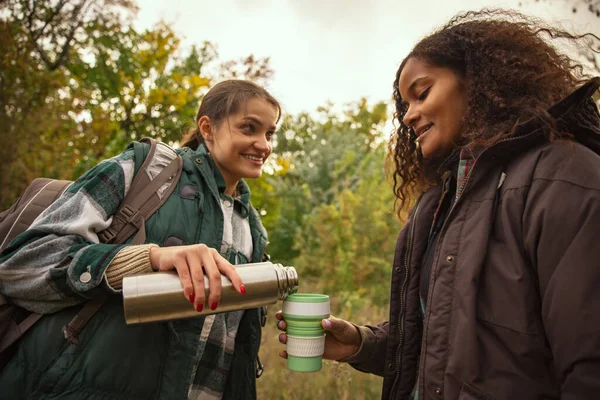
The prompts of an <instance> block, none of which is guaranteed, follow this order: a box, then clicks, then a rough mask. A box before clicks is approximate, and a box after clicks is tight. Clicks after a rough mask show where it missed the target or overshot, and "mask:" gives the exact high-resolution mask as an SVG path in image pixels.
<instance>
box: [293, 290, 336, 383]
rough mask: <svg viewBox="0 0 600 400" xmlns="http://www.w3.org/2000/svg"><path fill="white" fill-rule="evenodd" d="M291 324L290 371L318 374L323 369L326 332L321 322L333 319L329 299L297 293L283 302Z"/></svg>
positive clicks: (322, 295)
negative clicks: (330, 314) (330, 313)
mask: <svg viewBox="0 0 600 400" xmlns="http://www.w3.org/2000/svg"><path fill="white" fill-rule="evenodd" d="M282 311H283V318H284V319H285V323H286V325H287V329H286V331H287V344H286V350H287V353H288V369H290V370H292V371H298V372H315V371H319V370H320V369H321V367H322V357H323V351H324V350H325V330H324V329H323V327H322V326H321V320H322V319H323V318H328V317H329V296H326V295H324V294H311V293H294V294H290V295H289V296H287V298H286V299H285V301H284V302H283V310H282Z"/></svg>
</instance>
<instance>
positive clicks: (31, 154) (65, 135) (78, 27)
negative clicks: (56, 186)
mask: <svg viewBox="0 0 600 400" xmlns="http://www.w3.org/2000/svg"><path fill="white" fill-rule="evenodd" d="M135 11H136V6H135V4H134V3H133V2H132V1H131V0H61V1H58V0H56V1H42V0H33V1H30V0H9V1H5V2H1V3H0V45H1V46H2V49H3V52H2V56H0V62H1V64H0V105H2V107H0V126H2V129H1V130H0V139H1V140H2V143H3V144H6V145H3V146H2V147H0V157H1V158H2V165H1V170H0V185H1V186H2V197H1V198H0V209H4V208H7V207H8V206H9V205H10V204H11V203H12V202H13V201H14V200H15V199H16V198H17V196H18V194H19V193H20V192H21V191H22V190H23V189H24V188H25V186H26V185H27V184H28V182H30V181H31V180H32V179H33V178H35V177H38V176H46V177H50V178H62V179H75V178H77V177H78V176H80V175H81V174H82V173H83V172H85V171H86V170H88V169H89V168H91V167H92V166H94V165H95V164H97V163H98V162H99V161H101V160H103V159H105V158H108V157H111V156H113V155H115V154H117V153H119V152H121V151H122V150H123V148H124V147H125V146H126V145H127V144H128V143H129V142H131V141H132V140H136V139H139V138H141V137H145V136H151V137H155V138H157V139H160V140H163V141H165V142H168V143H175V142H178V141H179V139H180V138H181V135H182V133H184V132H185V131H187V129H188V128H189V127H190V126H191V125H192V124H193V123H194V117H195V113H196V111H197V109H198V106H199V103H200V101H201V99H202V96H203V94H204V93H205V91H206V90H207V88H208V86H209V85H210V83H211V81H212V80H214V76H216V77H224V76H231V75H232V74H235V76H237V77H240V78H250V79H256V80H260V79H266V78H267V77H268V76H270V74H271V73H272V71H271V70H270V67H269V65H268V59H257V58H255V57H253V56H252V55H250V56H249V57H246V58H244V59H241V60H237V61H229V62H225V63H223V65H224V67H223V68H224V69H223V70H222V71H217V73H216V74H215V73H209V72H206V71H207V70H210V68H207V65H208V64H210V63H213V62H216V60H217V58H218V55H217V52H216V48H215V47H214V46H213V45H212V44H211V43H209V42H205V43H203V44H201V45H200V46H193V47H192V48H191V49H189V50H188V51H185V52H184V51H182V50H181V49H180V38H179V37H177V36H176V35H175V33H174V32H173V30H172V29H171V28H170V27H169V26H168V25H165V24H162V23H160V24H158V25H156V26H155V27H154V28H152V29H149V30H146V31H142V32H138V31H136V30H135V29H134V28H133V26H132V25H131V22H130V21H131V18H130V17H131V16H133V15H134V13H135ZM225 68H226V69H225Z"/></svg>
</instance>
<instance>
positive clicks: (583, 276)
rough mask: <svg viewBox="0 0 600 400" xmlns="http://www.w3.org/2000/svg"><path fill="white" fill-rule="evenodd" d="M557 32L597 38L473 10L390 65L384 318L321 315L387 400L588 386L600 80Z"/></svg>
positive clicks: (598, 374) (554, 395)
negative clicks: (390, 218)
mask: <svg viewBox="0 0 600 400" xmlns="http://www.w3.org/2000/svg"><path fill="white" fill-rule="evenodd" d="M556 39H558V40H565V41H571V42H575V43H576V42H579V41H586V40H587V39H591V40H598V37H596V36H594V35H590V34H588V35H583V36H578V35H573V34H570V33H568V32H565V31H562V30H559V29H554V28H550V27H546V26H544V25H542V24H540V23H539V22H538V21H536V20H533V19H530V18H527V17H524V16H522V15H520V14H517V13H514V12H506V11H501V10H484V11H481V12H469V13H466V14H463V15H459V16H457V17H455V18H453V19H452V20H451V21H450V22H449V23H448V24H447V25H446V26H444V27H443V28H441V29H440V30H438V31H436V32H435V33H433V34H431V35H429V36H427V37H426V38H424V39H423V40H421V41H420V42H419V43H418V44H417V45H416V46H415V47H414V49H413V50H412V51H411V53H410V54H409V55H408V56H407V57H406V58H405V59H404V61H403V62H402V64H401V65H400V68H399V69H398V72H397V74H396V79H395V80H394V99H395V103H396V113H395V117H396V118H397V122H398V128H397V130H396V133H395V135H394V137H393V138H392V142H391V146H390V148H391V154H390V157H391V159H392V160H393V165H394V166H395V170H394V172H393V177H394V193H395V194H396V197H397V203H398V206H399V209H400V210H406V209H407V208H408V207H409V206H411V205H412V209H411V211H410V213H409V216H408V221H407V223H406V225H405V226H404V228H403V229H402V231H401V232H400V235H399V238H398V242H397V247H396V253H395V260H394V264H393V272H392V281H391V295H390V317H389V321H387V322H384V323H382V324H380V325H378V326H356V325H353V324H351V323H349V322H346V321H343V320H340V319H336V318H329V319H326V320H323V327H324V328H325V329H326V330H327V339H326V347H325V355H324V356H325V358H329V359H333V360H340V361H346V362H349V363H350V364H351V365H352V366H353V367H355V368H356V369H358V370H361V371H365V372H370V373H374V374H377V375H380V376H383V378H384V380H383V398H385V399H406V398H410V397H412V396H414V398H418V399H541V398H544V399H559V398H560V399H592V398H598V397H599V396H600V290H599V288H600V265H599V264H598V262H599V260H600V246H599V245H598V238H599V237H600V157H599V154H600V116H599V114H598V108H597V105H596V104H595V103H594V101H593V99H592V96H594V95H596V94H597V93H598V87H599V86H600V79H599V78H595V79H588V78H587V77H586V76H585V75H584V74H583V72H582V71H583V69H582V67H581V66H580V65H578V64H577V63H576V62H575V61H573V60H572V59H571V58H569V57H568V56H566V55H564V54H562V53H561V52H559V50H557V48H556V47H555V46H554V45H553V43H554V40H556ZM413 199H416V201H413ZM277 317H278V319H280V320H281V321H280V322H279V328H280V329H282V330H284V329H285V321H283V320H282V318H281V315H280V314H279V313H278V315H277ZM280 336H281V337H280V340H281V341H282V342H285V341H286V336H285V334H282V335H280ZM282 356H283V357H285V356H286V354H285V352H283V353H282Z"/></svg>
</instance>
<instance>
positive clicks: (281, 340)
mask: <svg viewBox="0 0 600 400" xmlns="http://www.w3.org/2000/svg"><path fill="white" fill-rule="evenodd" d="M279 343H283V344H286V343H287V335H286V334H285V333H280V334H279Z"/></svg>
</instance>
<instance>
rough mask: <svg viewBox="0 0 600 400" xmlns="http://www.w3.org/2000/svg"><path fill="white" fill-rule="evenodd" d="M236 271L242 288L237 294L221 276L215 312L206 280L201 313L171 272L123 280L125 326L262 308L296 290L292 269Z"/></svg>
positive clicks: (266, 265)
mask: <svg viewBox="0 0 600 400" xmlns="http://www.w3.org/2000/svg"><path fill="white" fill-rule="evenodd" d="M236 270H237V272H238V274H239V275H240V277H241V278H242V282H243V283H244V286H245V287H246V293H245V294H240V293H238V292H237V291H236V290H235V288H234V287H233V284H232V283H231V281H230V280H229V278H227V277H226V276H224V275H222V276H221V286H222V289H221V300H220V301H219V306H218V307H217V309H216V310H211V309H210V308H209V307H208V294H209V293H210V288H209V281H208V278H207V277H206V276H205V277H204V290H205V299H206V300H205V303H204V309H203V310H202V311H201V312H198V311H196V310H195V309H194V307H193V305H192V304H190V302H189V301H188V300H187V299H186V298H185V296H184V295H183V287H182V285H181V280H180V279H179V276H178V275H177V272H175V271H169V272H156V273H151V274H143V275H135V276H129V277H125V278H124V279H123V308H124V311H125V321H126V323H127V324H130V325H131V324H138V323H144V322H155V321H167V320H173V319H180V318H190V317H197V316H199V315H208V314H216V313H222V312H227V311H233V310H243V309H247V308H256V307H262V306H266V305H269V304H274V303H276V302H277V300H284V299H285V298H286V297H287V295H288V294H290V293H293V292H295V291H296V290H297V289H298V275H297V273H296V270H295V269H294V268H293V267H283V266H282V265H281V264H273V263H271V262H262V263H252V264H242V265H238V266H236Z"/></svg>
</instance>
